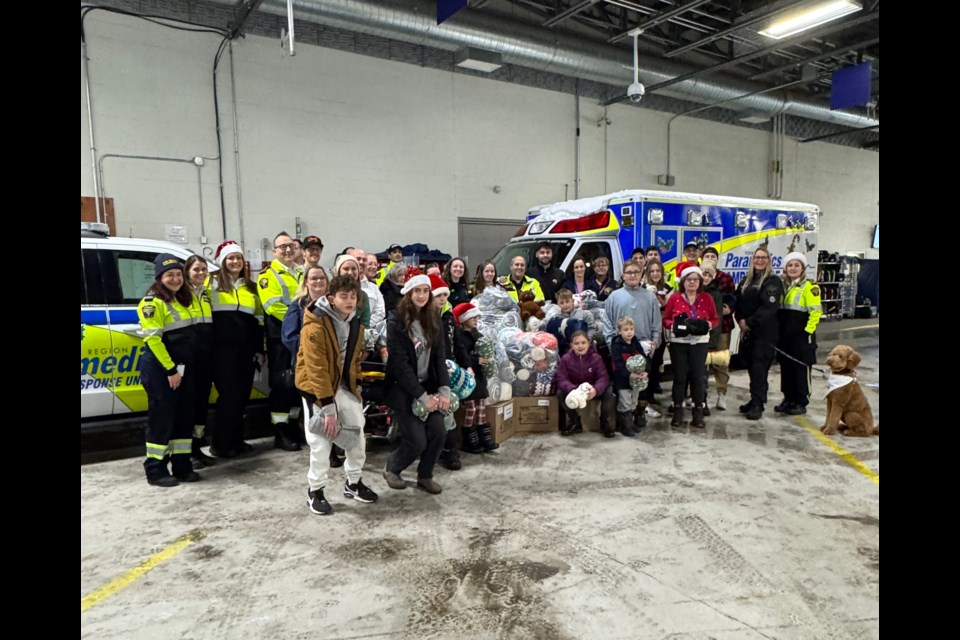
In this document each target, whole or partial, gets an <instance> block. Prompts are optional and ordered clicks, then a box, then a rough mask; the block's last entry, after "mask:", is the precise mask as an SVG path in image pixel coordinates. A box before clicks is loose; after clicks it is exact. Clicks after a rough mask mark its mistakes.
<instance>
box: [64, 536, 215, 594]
mask: <svg viewBox="0 0 960 640" xmlns="http://www.w3.org/2000/svg"><path fill="white" fill-rule="evenodd" d="M205 537H206V534H205V533H203V532H202V531H197V532H194V533H188V534H187V535H185V536H183V537H181V538H178V539H177V540H176V541H174V542H173V543H171V544H170V545H168V546H167V547H166V548H165V549H162V550H161V551H158V552H157V553H155V554H153V555H152V556H150V557H149V558H147V559H146V560H144V561H143V562H141V563H140V564H138V565H137V566H136V567H134V568H133V569H131V570H130V571H127V572H126V573H125V574H123V575H122V576H120V577H119V578H116V579H114V580H112V581H110V582H109V583H107V584H105V585H103V586H102V587H100V588H99V589H97V590H96V591H94V592H93V593H90V594H88V595H86V596H84V597H83V598H82V599H81V600H80V613H83V612H84V611H86V610H87V609H89V608H90V607H92V606H93V605H95V604H97V603H98V602H100V601H101V600H103V599H104V598H108V597H110V596H112V595H113V594H115V593H116V592H118V591H120V590H121V589H124V588H126V587H128V586H130V585H131V584H133V583H134V582H135V581H136V580H137V579H138V578H140V577H142V576H144V575H146V573H147V572H149V571H150V570H151V569H153V568H154V567H156V566H158V565H160V564H161V563H163V562H166V561H167V560H169V559H170V558H172V557H173V556H175V555H177V554H178V553H180V552H181V551H183V550H184V549H186V548H187V547H189V546H190V545H191V544H193V543H194V542H197V541H199V540H203V539H204V538H205Z"/></svg>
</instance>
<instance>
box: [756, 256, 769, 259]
mask: <svg viewBox="0 0 960 640" xmlns="http://www.w3.org/2000/svg"><path fill="white" fill-rule="evenodd" d="M753 259H754V260H769V259H770V258H768V257H767V256H753Z"/></svg>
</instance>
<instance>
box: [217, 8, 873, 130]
mask: <svg viewBox="0 0 960 640" xmlns="http://www.w3.org/2000/svg"><path fill="white" fill-rule="evenodd" d="M216 2H220V3H222V4H230V5H232V4H233V2H232V0H216ZM261 9H262V10H263V11H265V12H268V13H270V14H273V15H278V16H284V17H285V16H286V1H285V0H266V1H265V2H264V3H263V5H262V7H261ZM297 13H298V15H299V16H301V17H302V18H303V19H305V20H307V21H309V22H314V23H317V24H322V25H326V26H330V27H335V28H338V29H343V30H346V31H356V32H360V33H365V34H370V35H375V36H379V37H382V38H389V39H392V40H399V41H402V42H408V43H411V44H416V45H422V46H428V47H433V48H437V49H444V50H448V51H455V50H457V49H459V48H461V47H464V46H469V47H475V48H479V49H487V50H490V51H496V52H498V53H500V54H501V55H502V56H503V60H504V62H507V63H510V64H515V65H519V66H522V67H527V68H531V69H537V70H541V71H548V72H551V73H556V74H560V75H565V76H572V77H576V78H581V79H584V80H592V81H595V82H602V83H605V84H610V85H614V86H622V87H624V88H626V86H627V85H628V84H630V76H631V73H632V71H631V69H632V65H631V64H630V63H631V55H632V54H631V52H630V51H628V50H626V49H623V48H620V47H616V46H612V45H607V44H602V43H593V42H584V41H583V40H582V39H581V38H578V37H576V36H570V35H566V34H562V33H554V32H553V31H550V30H549V29H544V28H541V27H539V26H535V25H525V24H516V23H513V22H510V21H508V20H506V19H503V18H500V17H498V16H495V15H491V14H488V13H485V12H480V11H475V10H471V9H464V10H463V11H461V12H460V13H458V14H457V18H456V20H451V21H449V22H447V23H444V24H443V25H437V24H436V19H435V17H434V15H435V14H434V4H433V3H432V2H423V1H420V0H408V1H405V2H391V3H389V4H387V3H383V2H376V3H373V2H366V1H364V0H298V1H297ZM691 71H694V69H693V68H692V67H690V66H688V65H684V64H681V63H677V62H672V61H669V60H661V59H651V58H646V59H645V58H643V57H641V59H640V73H641V74H642V75H643V81H644V83H645V84H648V85H654V84H657V83H660V82H666V81H667V80H671V79H673V78H676V77H677V76H680V75H683V74H685V73H689V72H691ZM764 88H765V87H764V86H763V85H760V84H756V83H751V82H747V81H743V80H736V79H732V78H725V79H723V80H709V79H704V78H693V79H690V80H685V81H683V82H679V83H677V84H675V85H671V86H669V87H666V88H664V89H663V90H662V91H661V92H660V93H662V94H663V95H666V96H669V97H671V98H676V99H680V100H689V101H692V102H698V103H702V104H704V103H705V104H714V103H717V102H722V101H725V100H729V99H731V98H734V97H736V96H741V95H744V94H753V93H755V92H757V91H760V90H763V89H764ZM728 108H730V107H728ZM733 109H734V110H736V111H751V112H759V113H764V114H767V115H770V116H773V115H775V114H777V113H786V114H788V115H792V116H796V117H800V118H808V119H811V120H817V121H820V122H828V123H832V124H836V125H840V126H846V127H856V128H862V127H867V126H873V125H879V120H875V119H872V118H868V117H866V116H861V115H857V114H853V113H845V112H842V111H831V110H830V109H829V107H827V106H823V105H819V104H816V103H813V102H808V101H805V100H786V99H784V98H780V97H776V96H768V95H761V94H757V95H751V96H749V97H745V98H741V99H739V100H737V103H736V106H735V107H734V108H733Z"/></svg>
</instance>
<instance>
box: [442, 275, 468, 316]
mask: <svg viewBox="0 0 960 640" xmlns="http://www.w3.org/2000/svg"><path fill="white" fill-rule="evenodd" d="M447 286H448V287H449V288H450V297H449V298H447V302H449V303H450V307H451V308H452V307H455V306H457V305H458V304H461V303H463V302H470V293H469V291H468V290H467V278H466V276H464V277H463V278H460V282H452V283H450V282H448V283H447Z"/></svg>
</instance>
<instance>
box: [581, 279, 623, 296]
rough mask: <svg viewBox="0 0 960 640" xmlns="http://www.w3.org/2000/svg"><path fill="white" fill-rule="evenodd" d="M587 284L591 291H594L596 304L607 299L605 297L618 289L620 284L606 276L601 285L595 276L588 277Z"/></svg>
mask: <svg viewBox="0 0 960 640" xmlns="http://www.w3.org/2000/svg"><path fill="white" fill-rule="evenodd" d="M587 284H588V285H589V286H590V289H591V290H592V291H596V293H597V301H598V302H603V301H604V300H606V299H607V296H609V295H610V294H611V293H613V292H614V291H616V290H617V289H619V288H620V283H618V282H617V281H616V280H614V279H613V278H612V277H611V276H609V275H608V276H607V280H606V282H604V283H603V284H600V283H599V282H597V277H596V276H590V278H588V280H587Z"/></svg>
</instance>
